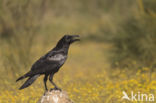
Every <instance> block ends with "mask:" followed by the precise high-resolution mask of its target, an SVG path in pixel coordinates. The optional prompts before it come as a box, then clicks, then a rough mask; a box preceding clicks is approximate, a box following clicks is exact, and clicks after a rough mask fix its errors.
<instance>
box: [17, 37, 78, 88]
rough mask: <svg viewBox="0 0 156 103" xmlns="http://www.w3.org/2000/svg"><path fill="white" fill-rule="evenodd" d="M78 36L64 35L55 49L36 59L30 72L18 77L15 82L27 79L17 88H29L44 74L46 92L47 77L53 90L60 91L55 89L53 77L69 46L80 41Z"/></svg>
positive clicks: (61, 63)
mask: <svg viewBox="0 0 156 103" xmlns="http://www.w3.org/2000/svg"><path fill="white" fill-rule="evenodd" d="M78 37H79V35H64V36H63V37H62V38H61V39H60V40H59V41H58V43H57V45H56V46H55V48H53V49H52V50H50V51H49V52H48V53H47V54H45V55H44V56H42V57H41V58H40V59H38V60H37V61H36V62H35V63H34V64H33V65H32V67H31V70H30V71H29V72H27V73H26V74H24V75H23V76H21V77H19V78H18V79H17V80H16V82H17V81H19V80H21V79H24V78H27V77H28V79H27V80H26V82H25V83H24V84H23V85H22V86H21V87H20V88H19V89H20V90H21V89H24V88H26V87H28V86H30V85H31V84H32V83H33V82H34V81H35V80H36V79H37V78H38V77H39V76H40V75H42V74H44V75H45V76H44V79H43V81H44V86H45V90H46V91H47V90H48V88H47V85H46V82H47V79H48V76H49V81H50V82H51V83H52V84H53V85H54V88H53V89H55V90H61V89H60V88H58V87H57V85H56V84H55V83H54V82H53V76H54V74H55V73H56V72H58V70H59V69H60V68H61V66H62V65H63V64H64V63H65V61H66V59H67V55H68V49H69V46H70V44H72V43H73V42H75V41H80V39H79V38H78Z"/></svg>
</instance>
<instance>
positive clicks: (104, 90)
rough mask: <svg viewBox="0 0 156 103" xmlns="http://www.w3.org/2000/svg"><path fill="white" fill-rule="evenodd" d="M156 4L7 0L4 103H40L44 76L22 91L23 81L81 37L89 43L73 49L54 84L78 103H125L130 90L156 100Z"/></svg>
mask: <svg viewBox="0 0 156 103" xmlns="http://www.w3.org/2000/svg"><path fill="white" fill-rule="evenodd" d="M155 5H156V0H74V1H73V0H0V91H1V92H0V103H35V102H37V101H38V99H39V98H40V97H41V96H42V94H43V93H44V85H43V77H42V76H41V77H40V78H39V79H38V80H36V82H35V83H34V84H33V85H32V86H30V87H29V88H27V89H24V90H22V91H19V90H18V88H19V87H20V85H22V83H23V82H24V81H21V82H19V83H16V82H15V80H16V79H17V78H18V77H19V76H21V75H23V74H24V73H26V72H27V71H29V69H30V68H31V65H32V64H33V63H34V62H35V61H36V60H37V59H38V58H39V57H40V56H42V55H44V54H45V53H46V52H48V51H49V50H50V49H52V48H53V47H54V46H55V44H56V43H57V41H58V40H59V39H60V38H61V37H62V36H63V35H64V34H78V35H80V36H81V42H79V43H75V44H73V45H72V46H71V48H70V51H69V58H68V60H67V62H66V63H65V65H64V66H63V67H62V68H61V70H60V71H59V72H58V73H57V74H56V75H55V77H54V81H55V82H56V84H58V85H59V87H61V88H62V89H63V90H65V91H67V92H68V94H69V96H70V98H71V99H72V100H73V101H75V103H121V97H122V91H123V90H124V91H126V92H128V93H130V92H131V91H135V92H136V93H137V92H138V91H139V92H142V93H153V94H155V95H156V79H155V78H156V72H155V68H156V6H155ZM48 87H49V88H50V87H51V88H52V85H51V84H50V83H48ZM123 102H124V103H129V102H128V101H123ZM139 103H143V102H139Z"/></svg>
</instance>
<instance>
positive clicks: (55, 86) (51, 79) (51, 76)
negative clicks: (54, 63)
mask: <svg viewBox="0 0 156 103" xmlns="http://www.w3.org/2000/svg"><path fill="white" fill-rule="evenodd" d="M53 76H54V74H50V76H49V81H50V82H51V84H52V85H54V88H53V89H51V90H60V91H61V89H60V88H58V87H57V85H56V84H55V83H54V82H53Z"/></svg>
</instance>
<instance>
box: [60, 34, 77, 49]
mask: <svg viewBox="0 0 156 103" xmlns="http://www.w3.org/2000/svg"><path fill="white" fill-rule="evenodd" d="M76 41H80V39H79V35H64V36H63V37H62V38H61V39H60V40H59V42H58V44H57V46H64V45H70V44H72V43H74V42H76Z"/></svg>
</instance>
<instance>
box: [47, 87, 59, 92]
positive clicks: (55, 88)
mask: <svg viewBox="0 0 156 103" xmlns="http://www.w3.org/2000/svg"><path fill="white" fill-rule="evenodd" d="M53 90H59V91H62V90H61V88H58V87H54V88H51V89H50V91H53Z"/></svg>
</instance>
